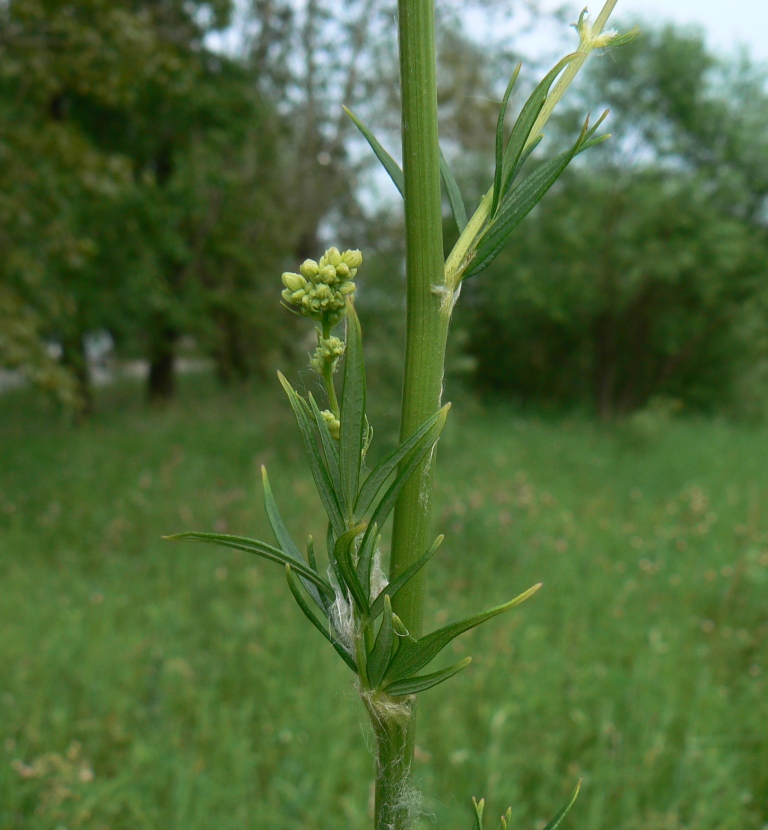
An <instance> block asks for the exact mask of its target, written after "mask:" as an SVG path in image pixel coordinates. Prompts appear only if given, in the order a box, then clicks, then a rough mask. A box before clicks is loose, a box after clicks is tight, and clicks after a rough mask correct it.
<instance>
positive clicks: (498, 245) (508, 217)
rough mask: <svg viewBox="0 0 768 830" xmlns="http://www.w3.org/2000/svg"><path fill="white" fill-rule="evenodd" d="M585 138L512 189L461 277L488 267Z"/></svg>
mask: <svg viewBox="0 0 768 830" xmlns="http://www.w3.org/2000/svg"><path fill="white" fill-rule="evenodd" d="M584 141H585V133H584V132H583V131H582V134H581V135H580V136H579V139H578V140H577V142H576V144H574V146H573V147H572V148H571V149H570V150H568V151H566V152H565V153H561V154H560V155H559V156H557V157H556V158H554V159H551V160H550V161H547V162H544V164H542V165H541V166H540V167H538V168H537V169H536V170H534V172H533V173H531V175H530V176H527V177H526V178H525V180H524V181H523V182H522V183H521V184H519V185H518V186H517V187H516V188H515V189H514V190H512V191H511V192H510V193H509V194H508V195H507V197H506V198H505V199H504V202H503V203H502V205H501V207H500V208H499V210H498V212H497V214H496V217H495V219H494V220H493V222H492V223H491V224H490V225H489V226H488V229H487V230H486V231H485V233H483V235H482V237H481V238H480V241H479V243H478V245H477V250H476V253H475V258H474V260H473V261H472V263H470V266H469V268H468V269H467V270H466V272H465V273H464V276H463V278H462V279H469V277H473V276H475V274H478V273H480V271H482V270H483V269H484V268H487V267H488V266H489V265H490V264H491V262H493V260H494V259H495V258H496V257H497V256H498V255H499V254H500V253H501V251H502V250H503V249H504V246H505V245H506V244H507V241H508V240H509V237H510V236H511V235H512V233H513V232H514V230H515V228H517V226H518V225H519V224H520V223H521V222H522V221H523V219H525V217H526V216H527V215H528V214H529V213H530V212H531V210H533V208H534V207H535V206H536V205H537V204H538V202H539V201H541V199H542V198H543V197H544V194H545V193H546V192H547V191H548V190H549V188H550V187H552V185H553V184H554V183H555V182H556V181H557V180H558V178H560V175H561V174H562V172H563V171H564V170H565V168H566V167H567V166H568V164H569V163H570V162H571V159H573V157H574V156H575V155H576V154H577V153H578V151H579V149H580V148H581V149H585V148H584V147H583V146H582V145H583V144H584Z"/></svg>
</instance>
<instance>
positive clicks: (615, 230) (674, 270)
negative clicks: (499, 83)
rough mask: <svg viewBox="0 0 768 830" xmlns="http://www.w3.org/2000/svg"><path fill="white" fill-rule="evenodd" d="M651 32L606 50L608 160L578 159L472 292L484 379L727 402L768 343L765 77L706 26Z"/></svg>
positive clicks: (596, 401) (547, 393)
mask: <svg viewBox="0 0 768 830" xmlns="http://www.w3.org/2000/svg"><path fill="white" fill-rule="evenodd" d="M645 40H646V42H645V43H644V44H643V45H642V47H640V46H636V45H632V46H629V47H627V49H625V50H622V51H621V52H619V53H617V56H616V60H615V62H612V64H611V66H610V67H606V66H605V65H601V64H600V63H599V62H596V67H597V68H596V70H594V71H595V73H596V75H597V78H598V80H599V84H598V96H599V97H598V100H600V101H605V102H606V103H608V104H609V105H610V106H611V108H612V110H616V111H618V115H617V117H616V119H615V120H616V122H618V123H619V124H620V125H621V127H620V129H619V130H618V131H617V133H616V135H615V136H614V138H613V140H612V141H611V142H608V143H607V144H606V145H603V148H602V149H601V151H598V153H596V154H595V156H599V155H600V154H601V152H602V155H603V158H602V159H600V160H599V161H598V162H597V163H601V164H605V161H606V156H607V159H608V161H609V165H610V166H609V171H608V173H607V174H606V173H605V171H603V172H601V173H600V174H598V173H595V172H594V167H593V165H594V163H596V162H595V159H594V158H593V159H592V161H591V162H590V161H588V162H587V163H585V164H583V165H581V166H580V167H579V168H578V169H577V170H576V171H574V172H573V173H572V174H571V176H570V177H568V178H567V179H566V180H564V181H563V183H562V187H563V191H562V193H561V195H560V198H559V199H557V200H545V201H544V202H543V203H542V204H541V205H540V206H539V208H538V214H537V215H536V216H534V217H533V219H532V220H531V222H530V223H529V224H528V226H527V229H526V234H525V236H522V235H520V236H518V237H517V238H516V239H515V240H513V243H512V245H511V246H510V248H509V250H508V251H507V252H506V253H505V254H504V255H503V257H502V258H500V260H501V261H500V262H499V263H497V265H496V266H495V271H494V275H495V279H494V280H493V284H492V286H491V285H489V284H488V283H486V285H485V287H484V288H482V289H480V290H476V291H474V292H472V291H470V294H471V299H472V302H473V306H474V310H473V315H472V318H471V320H470V322H469V327H470V341H469V350H470V353H471V354H472V356H473V357H474V359H475V361H476V364H477V370H476V379H477V382H478V384H479V385H480V386H481V387H482V388H484V389H496V390H499V391H503V392H504V393H505V394H511V395H514V396H516V397H518V398H520V399H522V400H536V401H539V402H548V403H549V404H556V405H560V406H562V405H573V404H579V405H587V406H588V407H589V408H591V409H593V410H594V411H595V412H597V413H599V414H600V415H601V416H602V417H604V418H610V417H613V416H615V415H620V414H624V413H627V412H631V411H633V410H634V409H637V408H639V407H642V406H644V405H645V404H646V403H647V402H648V401H649V400H650V399H651V398H653V397H654V396H659V395H662V396H672V397H674V398H677V399H680V400H682V401H683V402H685V403H687V404H688V405H690V406H693V407H696V408H706V409H715V408H721V407H724V406H726V405H728V404H730V403H732V402H733V400H734V395H735V394H736V390H737V389H739V388H740V387H739V378H740V377H743V376H744V373H745V372H747V371H750V367H751V366H753V365H754V363H755V362H756V361H757V360H759V359H760V358H762V357H764V356H765V354H766V352H765V344H766V339H767V338H766V336H767V335H768V325H766V320H768V317H766V313H765V312H766V288H765V279H764V275H765V271H766V239H765V228H764V225H763V216H764V205H765V196H766V193H767V192H768V191H766V190H765V188H766V185H767V184H768V182H765V181H764V178H765V170H766V169H768V118H766V117H765V113H766V111H768V107H767V106H766V104H768V100H766V93H765V90H764V85H762V83H761V82H760V80H759V79H760V77H761V76H760V75H759V73H757V72H756V70H754V69H753V68H752V67H751V66H750V65H749V63H748V61H746V60H741V61H739V62H737V63H735V64H728V63H725V62H720V61H718V60H716V59H715V58H714V57H713V56H711V55H710V54H709V53H708V52H707V51H706V49H705V47H704V44H703V43H702V42H701V40H700V38H698V37H696V36H692V35H688V34H685V33H683V34H681V33H678V32H676V31H675V30H673V29H670V28H667V29H664V30H661V31H659V32H655V33H651V34H650V35H649V36H648V37H647V38H646V39H645ZM649 40H650V48H649V44H648V41H649ZM748 101H750V103H749V105H748V104H747V102H748ZM734 102H736V103H734ZM761 102H762V103H761ZM747 125H749V128H748V127H747ZM761 167H762V169H760V170H758V168H761ZM606 227H607V228H610V230H611V233H610V234H609V235H608V236H607V237H606V235H605V234H604V229H605V228H606ZM518 263H525V265H524V266H523V265H520V264H518ZM510 319H511V320H512V323H511V324H510V323H509V322H508V321H509V320H510ZM503 320H506V321H507V322H506V323H504V324H502V321H503Z"/></svg>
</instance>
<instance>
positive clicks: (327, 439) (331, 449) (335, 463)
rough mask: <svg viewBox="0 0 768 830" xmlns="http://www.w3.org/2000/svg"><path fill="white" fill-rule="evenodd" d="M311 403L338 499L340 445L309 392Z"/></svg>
mask: <svg viewBox="0 0 768 830" xmlns="http://www.w3.org/2000/svg"><path fill="white" fill-rule="evenodd" d="M309 405H310V407H311V408H312V417H313V418H314V419H315V423H316V424H317V429H318V432H319V433H320V441H321V442H322V445H323V453H324V454H325V462H326V466H327V467H328V473H329V475H330V477H331V482H332V484H333V489H334V491H335V493H336V498H337V500H338V499H339V498H340V497H341V475H340V473H339V447H338V444H337V443H336V441H335V440H334V439H333V436H332V435H331V433H330V431H329V429H328V423H327V422H326V420H325V418H323V416H322V414H321V413H320V407H319V406H318V405H317V403H316V402H315V399H314V397H313V396H312V393H311V392H310V394H309Z"/></svg>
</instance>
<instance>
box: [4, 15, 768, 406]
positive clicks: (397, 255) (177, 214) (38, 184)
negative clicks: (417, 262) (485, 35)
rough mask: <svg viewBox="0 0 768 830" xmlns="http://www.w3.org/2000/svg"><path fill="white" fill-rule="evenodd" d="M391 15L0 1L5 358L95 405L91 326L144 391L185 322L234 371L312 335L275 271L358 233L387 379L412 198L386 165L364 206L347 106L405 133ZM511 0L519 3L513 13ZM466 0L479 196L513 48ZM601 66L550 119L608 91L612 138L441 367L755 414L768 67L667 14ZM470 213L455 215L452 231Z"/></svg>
mask: <svg viewBox="0 0 768 830" xmlns="http://www.w3.org/2000/svg"><path fill="white" fill-rule="evenodd" d="M476 5H477V9H476V10H475V11H476V12H477V13H479V14H486V15H491V14H499V12H498V11H493V10H491V9H490V8H488V7H487V5H484V4H483V3H478V4H476ZM391 11H392V10H391V9H390V8H389V7H388V6H386V5H384V6H379V5H374V4H373V3H372V2H371V0H344V2H343V3H341V4H336V3H332V2H330V0H312V2H309V3H307V4H305V5H304V6H302V7H296V6H295V5H294V4H292V3H289V2H272V0H270V2H261V0H253V2H250V3H248V4H245V5H243V6H242V7H239V8H238V11H237V14H235V8H234V4H232V3H231V2H229V0H220V1H219V2H217V3H203V2H192V3H186V2H181V0H173V1H172V2H168V3H163V4H157V3H152V2H148V0H138V2H133V0H131V2H129V0H116V2H107V0H83V2H76V3H72V2H70V3H67V2H53V0H46V1H44V0H13V1H12V2H9V3H6V4H4V5H3V6H2V8H1V9H0V18H2V19H1V20H0V23H2V33H1V34H0V244H2V247H3V251H4V257H3V259H2V262H0V316H1V318H2V326H1V328H2V334H0V364H2V365H4V366H6V367H12V368H18V369H21V370H22V371H24V372H25V373H26V374H27V376H28V377H30V378H31V379H32V380H33V381H34V382H35V383H37V384H38V385H40V386H41V387H43V388H46V389H49V390H51V391H52V392H53V393H54V395H56V396H57V397H58V398H59V400H61V401H63V402H64V403H66V404H68V405H74V406H77V407H79V408H80V410H81V411H83V412H87V411H88V410H89V408H90V407H91V406H92V400H93V398H92V392H91V387H90V375H89V366H88V358H87V355H86V349H85V343H86V341H87V339H88V337H89V336H90V335H92V334H93V333H94V332H98V331H107V332H108V333H109V334H110V335H111V338H112V340H113V341H114V343H115V346H116V350H117V355H118V356H119V357H121V358H143V359H144V360H146V361H147V362H148V364H149V365H150V367H151V371H150V376H149V392H150V395H151V396H153V397H155V398H167V397H170V396H171V395H172V394H173V393H174V377H175V376H174V365H175V364H174V361H175V358H176V357H177V355H178V353H179V349H180V344H181V343H182V338H183V337H184V336H185V335H192V337H193V338H194V343H195V348H196V349H197V351H198V353H201V354H202V355H203V356H208V357H210V358H212V360H213V361H214V363H215V366H216V368H217V372H218V375H219V377H220V379H221V380H222V381H224V382H229V381H232V380H239V379H244V378H248V377H250V376H254V375H256V376H258V375H259V374H260V373H263V372H265V371H271V370H272V368H273V367H274V365H275V364H276V363H279V362H281V359H282V358H281V357H280V356H281V355H283V354H284V355H285V356H286V357H288V353H294V352H295V351H296V350H298V351H305V350H308V349H310V348H311V344H307V343H304V342H302V341H301V340H300V339H297V330H296V327H295V326H294V325H293V320H292V318H291V317H290V316H288V315H286V314H283V313H281V312H279V311H278V307H277V292H278V290H279V286H278V283H277V281H276V277H277V275H278V274H279V273H280V271H281V270H284V269H285V268H289V267H295V266H296V264H297V263H298V262H300V261H301V260H302V259H304V258H305V257H314V256H317V255H318V252H319V251H320V250H321V248H322V243H323V242H325V241H326V239H327V238H330V237H333V240H332V241H334V242H336V243H337V244H339V245H341V246H342V247H343V246H352V247H360V248H361V249H363V250H364V251H365V253H366V262H365V266H364V270H363V271H362V272H361V275H360V278H361V289H362V290H361V292H360V298H359V305H360V316H361V319H362V322H363V326H364V328H365V332H366V342H367V344H368V347H369V359H368V362H369V364H370V367H371V376H372V379H373V381H374V383H378V384H380V385H381V386H388V387H397V386H398V385H399V382H400V362H401V355H400V353H399V352H400V344H401V342H402V329H403V307H402V290H401V289H402V274H403V266H402V262H403V250H402V220H401V217H400V210H399V203H398V202H397V201H394V194H393V193H390V191H389V183H388V182H387V183H385V184H383V185H382V189H381V193H382V195H384V194H389V196H388V198H389V201H384V202H383V203H379V202H376V203H372V199H375V198H376V196H377V195H378V189H379V187H378V183H377V181H376V179H372V178H371V177H370V175H369V173H368V169H369V165H370V164H372V163H373V159H372V157H371V155H370V154H368V153H367V152H363V151H362V149H361V147H360V146H359V145H358V144H356V143H355V141H356V140H357V139H356V138H355V137H354V135H353V130H354V128H353V126H352V124H351V122H350V121H349V119H347V118H346V116H344V114H343V112H342V110H341V104H342V103H346V104H348V105H350V107H351V108H352V109H353V111H355V112H358V113H359V114H360V115H361V117H363V118H364V120H365V121H366V122H367V123H369V124H370V125H371V126H372V127H374V128H375V129H376V131H377V132H378V134H379V135H380V136H381V138H382V141H383V143H384V144H385V145H387V146H388V149H390V150H391V151H392V152H394V153H395V155H397V139H396V138H395V137H394V134H395V131H396V129H397V124H398V114H397V113H398V93H397V77H396V72H395V70H396V61H395V58H394V56H395V38H394V31H393V27H392V25H391V16H390V12H391ZM523 11H524V10H523ZM523 11H521V10H520V9H516V10H515V11H514V12H509V15H511V14H513V13H514V14H516V15H518V17H517V18H516V20H517V21H518V23H519V24H520V25H522V23H523V21H524V20H525V19H527V18H525V14H523ZM528 11H529V12H530V14H531V15H532V16H531V17H530V19H534V17H535V14H536V10H535V9H533V10H532V11H531V10H530V9H529V10H528ZM527 13H528V12H526V14H527ZM464 20H465V19H464V18H463V17H462V15H461V14H460V13H459V11H458V6H457V5H456V4H454V3H448V4H446V5H445V6H444V7H443V8H441V12H440V14H439V17H438V21H437V25H438V40H439V43H440V52H439V61H440V66H439V73H440V78H441V83H440V100H439V104H440V113H441V123H442V125H443V140H444V149H445V152H446V155H447V156H448V157H449V159H450V160H451V163H452V165H453V167H454V169H455V170H456V175H457V178H458V179H459V181H460V183H461V185H462V189H463V191H464V192H465V193H467V194H472V195H474V196H479V195H480V192H481V186H480V185H481V182H482V181H484V180H485V179H486V178H487V175H488V165H489V164H490V161H491V155H492V145H493V138H494V135H493V132H494V129H493V125H494V121H495V118H496V116H497V109H498V104H497V103H495V102H494V97H496V98H498V96H500V95H501V92H502V90H500V89H498V88H497V84H498V83H499V80H500V79H503V78H505V77H508V75H509V73H510V71H511V67H512V65H513V64H514V62H515V61H516V60H517V58H518V55H517V53H516V49H515V44H514V43H512V44H509V43H507V44H505V45H504V46H503V48H499V49H498V50H494V52H493V55H492V56H491V57H489V55H488V49H487V48H486V45H484V44H480V45H479V44H478V43H477V42H475V41H474V40H472V35H471V33H470V32H468V31H467V30H466V27H465V25H464ZM508 22H509V21H508V20H507V24H508ZM232 37H234V40H233V41H232V40H230V41H228V40H227V38H232ZM233 44H234V45H233ZM363 46H365V49H363ZM369 47H370V49H369ZM593 64H594V65H593V67H592V70H591V72H590V73H588V74H589V77H588V78H587V79H586V80H585V82H584V85H583V87H582V91H581V93H580V95H581V100H578V101H574V103H575V104H576V105H575V106H574V109H573V111H572V112H565V113H564V114H563V115H561V117H560V121H559V127H558V126H556V125H554V124H553V125H552V129H551V132H552V133H553V134H554V135H555V139H554V140H552V142H551V143H552V146H553V150H552V152H555V148H556V147H557V148H561V145H562V146H564V140H563V141H561V136H560V135H558V132H561V133H562V137H564V136H565V135H566V134H567V135H568V136H570V135H571V134H572V132H573V128H574V125H575V119H576V115H575V114H576V113H579V115H580V114H581V113H582V112H583V111H584V109H585V108H592V109H593V110H594V109H595V108H594V107H593V106H592V105H593V104H594V103H595V102H596V101H597V102H599V103H605V104H607V105H609V106H610V107H611V109H612V116H611V120H610V129H611V130H612V132H613V133H614V137H613V139H612V140H611V141H610V142H608V143H607V144H604V145H602V146H601V148H600V149H599V150H597V151H596V152H595V153H594V155H593V156H592V158H591V159H589V158H588V159H585V160H582V161H581V162H580V164H578V165H577V167H576V169H574V170H573V171H571V173H570V175H568V176H567V177H566V178H565V179H564V180H563V181H562V182H561V184H560V185H559V187H557V188H556V191H559V192H553V193H552V194H550V196H549V197H548V198H547V199H545V200H544V202H543V204H542V205H541V206H540V207H539V208H538V209H537V211H536V212H534V214H533V215H532V217H531V218H530V219H529V221H528V224H527V226H526V229H525V232H520V233H518V234H517V235H516V236H515V237H513V239H512V242H511V244H510V247H509V248H508V249H507V251H506V252H505V253H504V254H502V256H501V257H500V258H499V260H498V261H497V263H495V265H494V266H493V267H492V268H491V269H490V270H489V271H488V273H487V274H484V275H483V277H482V278H481V279H479V280H477V281H472V283H470V284H469V285H468V286H467V287H466V289H465V291H464V297H463V299H462V303H461V307H463V310H460V311H459V314H458V317H457V320H456V323H455V326H454V329H455V331H454V335H455V336H454V338H453V343H452V354H451V356H450V359H449V374H451V375H452V376H454V377H455V376H456V374H457V373H459V372H460V374H461V376H462V377H473V378H474V381H475V383H476V386H477V387H478V388H480V389H482V390H486V391H487V390H492V391H494V392H497V393H500V394H503V395H506V396H512V397H515V398H517V399H519V400H521V401H530V402H532V403H536V404H537V405H538V404H544V405H547V406H556V407H562V406H568V407H570V406H578V407H586V408H588V409H590V410H593V411H596V412H598V413H599V414H601V415H603V416H605V417H611V416H613V415H617V414H622V413H627V412H630V411H633V410H637V409H641V408H643V407H644V406H646V405H648V404H649V402H651V401H653V400H654V399H656V398H659V397H661V398H663V399H668V400H676V401H679V402H680V403H682V404H685V405H688V406H691V407H695V408H699V409H709V410H713V409H719V410H724V409H725V410H730V411H739V412H741V413H744V412H749V413H760V412H762V411H763V410H764V409H765V407H766V392H765V391H764V390H766V388H768V385H767V384H766V375H767V374H768V327H766V323H765V321H766V320H767V319H768V315H766V308H765V306H766V302H767V301H768V300H766V295H765V290H764V289H763V285H762V284H763V282H764V280H763V279H762V275H763V273H764V272H765V270H766V269H765V262H766V238H765V215H766V213H765V207H766V197H767V196H768V101H767V100H766V89H765V80H766V79H765V75H764V73H763V72H762V71H761V70H760V69H759V68H758V67H756V66H755V65H754V64H752V63H751V62H750V61H749V60H748V59H747V58H746V57H745V56H740V57H737V58H736V59H732V60H721V59H719V58H716V57H715V56H713V55H712V54H710V53H709V52H708V50H707V48H706V45H705V43H704V42H703V40H702V39H701V37H700V35H698V34H695V33H693V34H692V33H689V32H687V31H684V30H678V29H674V28H664V29H659V30H651V31H646V32H644V35H643V37H642V38H641V40H640V41H638V42H637V43H636V44H633V45H631V46H629V47H625V48H623V49H622V50H621V51H620V52H617V53H616V55H615V56H614V57H613V58H611V59H610V60H607V59H606V60H602V61H601V60H599V59H598V60H595V61H594V62H593ZM525 86H526V78H523V82H522V83H521V87H522V88H524V87H525ZM522 94H524V92H523V93H522ZM578 97H579V95H578V94H577V96H576V98H578ZM586 99H588V101H587V100H586ZM540 158H543V156H540ZM534 162H535V158H534ZM596 171H597V172H596ZM454 232H455V231H454V229H453V227H452V224H451V223H450V222H449V223H447V225H446V239H448V238H449V237H450V236H451V235H452V234H453V233H454ZM265 308H269V309H271V310H273V311H274V313H264V309H265ZM473 367H474V372H473V371H472V369H473Z"/></svg>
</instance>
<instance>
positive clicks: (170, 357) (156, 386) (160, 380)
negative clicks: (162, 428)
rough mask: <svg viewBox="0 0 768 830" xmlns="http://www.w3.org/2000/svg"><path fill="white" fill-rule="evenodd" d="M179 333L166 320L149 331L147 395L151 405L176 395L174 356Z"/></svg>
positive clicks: (158, 322)
mask: <svg viewBox="0 0 768 830" xmlns="http://www.w3.org/2000/svg"><path fill="white" fill-rule="evenodd" d="M178 337H179V333H178V331H177V330H176V328H175V326H173V325H172V324H171V323H169V322H168V320H166V319H160V320H157V321H156V324H155V325H154V326H153V327H152V330H151V331H150V343H149V378H148V385H147V394H148V397H149V400H150V401H151V402H152V403H164V402H166V401H169V400H171V399H172V398H174V397H175V395H176V372H175V365H174V364H175V356H176V341H177V340H178Z"/></svg>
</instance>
